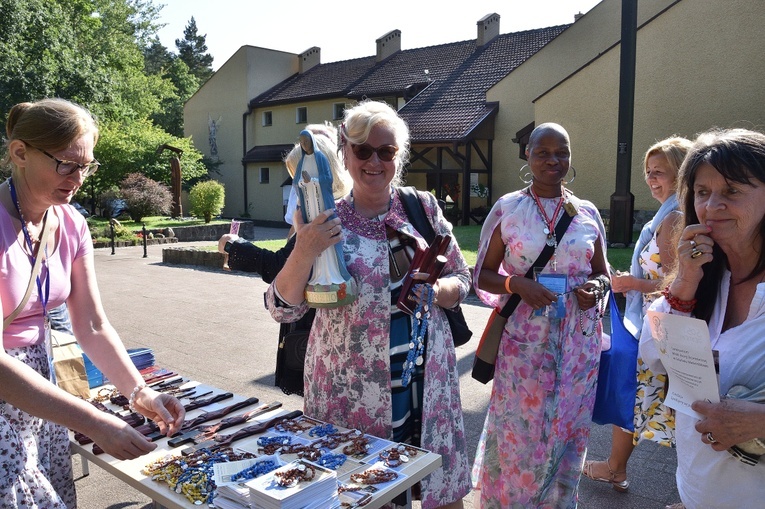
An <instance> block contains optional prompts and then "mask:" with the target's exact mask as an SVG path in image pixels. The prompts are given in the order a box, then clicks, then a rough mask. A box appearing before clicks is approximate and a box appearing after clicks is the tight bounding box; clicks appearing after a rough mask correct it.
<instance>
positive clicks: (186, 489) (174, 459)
mask: <svg viewBox="0 0 765 509" xmlns="http://www.w3.org/2000/svg"><path fill="white" fill-rule="evenodd" d="M255 457H256V455H255V454H252V453H249V452H243V453H235V452H234V451H233V449H231V448H230V447H227V448H222V449H219V450H217V451H215V452H213V451H211V450H210V449H207V448H205V449H200V450H199V451H197V452H195V453H194V454H190V455H188V456H182V455H179V456H171V457H169V458H163V459H160V460H158V461H155V462H152V463H150V464H148V465H147V466H146V467H144V469H143V473H144V474H146V475H148V476H150V477H151V479H152V480H153V481H164V482H165V483H167V485H168V486H169V487H170V489H172V490H173V491H175V492H176V493H178V494H182V495H184V496H185V497H186V498H187V499H188V500H189V502H191V503H192V504H194V505H202V504H203V503H207V504H208V505H210V504H212V502H213V498H215V490H216V485H215V481H214V473H213V468H214V467H213V465H215V464H216V463H228V462H230V461H239V460H243V459H251V458H255Z"/></svg>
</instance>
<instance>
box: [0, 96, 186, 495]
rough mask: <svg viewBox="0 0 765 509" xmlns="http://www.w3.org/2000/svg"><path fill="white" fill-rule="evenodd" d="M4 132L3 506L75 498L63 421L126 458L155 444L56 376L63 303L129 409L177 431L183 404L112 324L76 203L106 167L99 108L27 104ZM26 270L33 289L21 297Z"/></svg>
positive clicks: (0, 293) (0, 232) (0, 263)
mask: <svg viewBox="0 0 765 509" xmlns="http://www.w3.org/2000/svg"><path fill="white" fill-rule="evenodd" d="M6 133H7V134H6V137H7V142H6V149H7V156H6V158H5V161H4V162H5V164H6V165H10V167H11V177H10V178H9V179H8V180H6V181H5V182H3V183H2V184H0V204H2V205H1V206H0V277H1V278H2V281H3V284H2V286H0V306H2V310H3V319H4V323H3V349H1V350H0V472H2V483H0V507H27V508H38V507H39V508H46V509H49V508H54V509H61V508H68V509H74V508H75V507H77V501H76V496H75V487H74V482H73V480H72V465H71V459H70V454H69V435H68V432H67V428H69V429H72V430H75V431H79V432H82V433H84V434H85V435H87V436H89V437H90V438H92V439H93V441H94V442H95V443H96V444H98V445H99V446H101V448H102V449H103V450H104V451H105V452H107V453H109V454H111V455H112V456H114V457H115V458H118V459H131V458H136V457H138V456H141V455H143V454H146V453H148V452H150V451H152V450H153V449H154V448H156V445H155V444H153V443H152V442H150V441H148V440H147V439H146V438H144V437H143V436H142V435H141V434H140V433H138V432H137V431H135V430H134V429H133V428H132V427H131V426H130V425H129V424H127V423H126V422H124V421H123V420H121V419H119V418H118V417H116V416H113V415H109V414H107V413H105V412H102V411H100V410H98V409H96V407H94V406H93V405H91V404H90V403H88V402H86V401H84V400H82V399H79V398H76V397H74V396H72V395H70V394H69V393H67V392H65V391H63V390H61V389H59V388H58V387H57V386H56V385H54V383H51V382H52V376H51V372H50V371H51V370H50V368H49V361H48V353H47V352H48V350H49V348H50V344H49V343H50V334H49V332H48V331H49V330H50V320H49V317H48V311H49V310H51V309H53V308H55V307H57V306H60V305H61V304H63V303H64V302H66V303H67V305H68V308H69V312H70V314H71V318H72V325H73V329H74V333H75V336H76V337H77V341H78V343H79V344H80V346H81V347H82V349H83V350H84V351H85V353H86V354H87V355H88V357H90V358H91V359H93V361H94V363H95V364H96V366H97V367H98V368H99V369H100V370H101V371H103V373H104V375H106V376H107V377H108V378H109V380H110V381H111V382H112V383H113V384H114V385H115V386H116V387H117V388H118V389H119V391H120V392H121V393H122V394H124V395H125V396H126V397H127V396H129V401H130V406H131V408H133V409H134V411H136V412H140V413H141V414H143V415H144V416H146V417H148V418H150V419H152V420H154V421H155V422H156V423H157V424H158V425H159V428H160V429H161V430H162V432H164V433H165V434H167V435H172V434H174V433H176V432H177V431H178V430H179V428H180V426H181V424H182V423H183V418H184V414H185V411H184V409H183V406H182V405H181V403H180V402H179V401H178V400H177V399H176V398H174V397H171V396H168V395H164V394H159V393H158V392H156V391H154V390H153V389H150V388H147V387H146V385H145V384H144V383H143V378H142V377H141V374H140V373H139V372H138V370H136V368H135V366H134V365H133V363H132V361H131V360H130V357H129V356H128V354H127V352H126V351H125V347H124V346H123V345H122V342H121V341H120V338H119V336H118V335H117V332H116V331H115V330H114V329H113V328H112V326H111V325H110V324H109V320H108V319H107V318H106V315H105V314H104V310H103V307H102V305H101V299H100V297H99V293H98V287H97V284H96V277H95V274H94V264H93V243H92V241H91V238H90V232H89V231H88V225H87V224H86V223H85V219H84V218H83V217H82V215H81V214H80V213H79V212H77V211H76V210H75V209H74V207H72V206H70V205H69V202H70V201H71V199H72V197H73V196H74V194H75V193H76V192H77V190H78V189H79V188H80V187H81V186H82V184H83V182H84V181H85V177H87V176H88V175H92V174H93V173H94V172H95V171H96V170H97V169H98V166H99V163H98V161H96V160H95V159H94V158H93V147H94V146H95V144H96V141H97V140H98V128H97V127H96V124H95V121H94V120H93V117H92V116H91V115H90V114H89V113H88V112H87V111H85V110H84V109H83V108H81V107H79V106H77V105H74V104H72V103H70V102H68V101H65V100H62V99H44V100H41V101H38V102H36V103H22V104H17V105H16V106H14V107H13V108H12V109H11V111H10V112H9V114H8V120H7V123H6ZM38 261H39V264H40V267H41V268H39V269H38V275H37V277H36V278H33V277H32V276H33V266H34V265H35V262H38ZM30 280H32V283H31V288H32V290H33V291H32V292H31V294H30V296H29V297H28V300H26V304H23V303H24V301H25V293H26V290H27V288H29V287H30ZM11 315H15V316H14V317H12V316H11ZM6 322H7V323H6Z"/></svg>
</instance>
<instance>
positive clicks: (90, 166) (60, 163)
mask: <svg viewBox="0 0 765 509" xmlns="http://www.w3.org/2000/svg"><path fill="white" fill-rule="evenodd" d="M24 143H26V144H27V146H29V147H31V148H33V149H35V150H37V151H39V152H42V153H43V154H45V155H46V156H48V157H49V158H51V159H53V160H54V161H56V173H58V174H59V175H62V176H67V175H71V174H72V173H74V172H75V171H78V170H79V171H82V176H83V177H89V176H91V175H93V174H94V173H95V172H96V170H98V167H99V166H101V163H99V162H98V161H96V160H95V159H93V160H92V161H91V162H89V163H85V164H80V163H76V162H74V161H64V160H61V159H59V158H58V157H56V156H54V155H52V154H49V153H48V152H46V151H45V150H43V149H41V148H37V147H35V146H34V145H31V144H29V143H27V142H24Z"/></svg>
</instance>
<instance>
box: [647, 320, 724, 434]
mask: <svg viewBox="0 0 765 509" xmlns="http://www.w3.org/2000/svg"><path fill="white" fill-rule="evenodd" d="M647 319H648V321H649V324H650V326H651V335H652V336H653V340H654V342H655V345H656V349H657V350H658V351H659V357H660V358H661V362H662V364H664V367H665V368H666V370H667V374H668V375H669V389H668V391H667V398H666V400H665V404H666V405H667V406H668V407H670V408H674V409H675V410H676V411H678V412H682V413H684V414H686V415H690V416H692V417H696V418H698V419H700V418H701V415H700V414H698V413H697V412H695V411H693V410H692V409H691V403H693V402H694V401H699V400H701V401H709V402H710V403H719V402H720V388H719V384H718V383H717V373H716V371H715V364H714V357H713V355H712V344H711V342H710V339H709V328H708V326H707V324H706V322H705V321H704V320H699V319H698V318H691V317H688V316H680V315H672V314H668V313H660V312H658V311H648V314H647Z"/></svg>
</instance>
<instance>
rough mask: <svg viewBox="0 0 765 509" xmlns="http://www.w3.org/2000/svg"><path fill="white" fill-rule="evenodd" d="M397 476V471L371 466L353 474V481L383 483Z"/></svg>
mask: <svg viewBox="0 0 765 509" xmlns="http://www.w3.org/2000/svg"><path fill="white" fill-rule="evenodd" d="M397 478H398V474H397V473H396V472H394V471H393V470H384V469H382V468H370V469H369V470H365V471H363V472H361V473H358V474H351V482H355V483H359V484H383V483H386V482H390V481H393V480H395V479H397Z"/></svg>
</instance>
